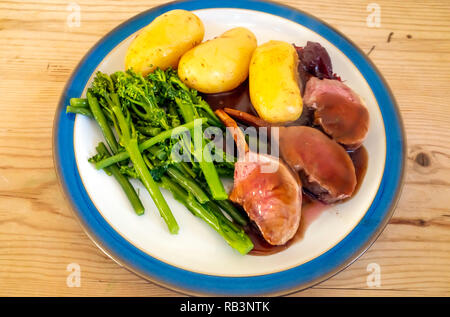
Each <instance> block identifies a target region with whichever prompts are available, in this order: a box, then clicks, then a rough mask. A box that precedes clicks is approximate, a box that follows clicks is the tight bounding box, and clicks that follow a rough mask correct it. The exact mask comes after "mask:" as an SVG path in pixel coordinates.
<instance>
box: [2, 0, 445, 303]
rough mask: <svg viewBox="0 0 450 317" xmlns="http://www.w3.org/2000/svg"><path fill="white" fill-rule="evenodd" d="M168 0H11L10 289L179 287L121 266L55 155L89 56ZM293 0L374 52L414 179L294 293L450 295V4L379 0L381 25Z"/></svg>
mask: <svg viewBox="0 0 450 317" xmlns="http://www.w3.org/2000/svg"><path fill="white" fill-rule="evenodd" d="M163 2H164V1H158V0H145V1H144V0H143V1H136V0H134V1H122V2H119V1H114V2H111V1H106V0H104V1H99V0H96V1H87V0H83V1H77V4H78V5H79V6H80V8H81V26H80V27H79V28H69V27H68V26H67V24H66V19H67V15H68V13H69V12H68V11H67V5H68V2H66V1H60V0H46V1H39V2H38V1H15V0H10V1H1V2H0V47H1V48H2V49H1V50H0V64H1V72H0V95H1V98H0V285H1V287H0V296H37V295H44V296H77V295H83V296H179V295H180V294H178V293H176V292H173V291H170V290H167V289H166V288H163V287H160V286H157V285H155V284H153V283H149V282H147V281H145V280H143V279H141V278H139V277H137V276H136V275H134V274H133V273H130V272H129V271H127V270H126V269H124V268H122V267H120V266H119V265H117V264H116V263H114V262H113V261H112V260H111V259H109V258H108V257H107V256H106V255H104V254H103V253H102V252H101V251H100V250H99V249H98V248H97V247H96V246H95V245H94V244H93V243H92V242H91V241H90V240H89V238H88V237H87V236H86V235H85V233H84V232H83V230H82V228H81V227H80V225H79V224H78V222H77V221H76V220H75V218H74V216H73V215H72V211H71V210H70V208H69V207H68V206H67V204H66V203H65V200H64V198H63V195H62V193H61V191H60V189H59V185H58V183H57V179H56V175H55V172H54V169H53V160H52V124H53V117H54V111H55V107H56V104H57V101H58V99H59V96H60V93H61V91H62V89H63V87H64V84H65V82H66V81H67V79H68V77H69V76H70V73H71V71H72V70H73V69H74V68H75V66H76V65H77V63H78V61H79V60H80V59H81V58H82V57H83V55H84V54H85V53H86V52H87V50H88V49H89V48H90V47H91V46H92V45H93V44H94V43H95V42H96V41H97V40H99V39H100V38H101V37H102V36H103V35H104V34H106V33H107V32H108V31H110V30H111V29H112V28H114V27H115V26H117V25H118V24H119V23H121V22H122V21H125V20H126V19H128V18H130V17H132V16H133V15H135V14H137V13H139V12H141V11H143V10H146V9H148V8H150V7H153V6H155V5H158V4H161V3H163ZM283 3H286V4H288V5H290V6H293V7H296V8H299V9H302V10H304V11H307V12H309V13H311V14H313V15H315V16H317V17H319V18H322V19H323V20H325V21H326V22H328V23H329V24H331V25H332V26H334V27H336V28H337V29H338V30H340V31H341V32H343V33H344V34H346V35H347V36H348V37H349V38H351V39H352V40H353V41H354V42H355V43H356V44H357V45H358V46H360V47H361V49H362V50H363V51H364V52H367V53H368V52H369V51H370V57H371V59H372V60H373V61H374V63H375V64H376V65H377V66H378V67H379V69H380V70H381V72H382V73H383V75H384V76H385V77H386V79H387V81H388V82H389V84H390V86H391V88H392V90H393V92H394V94H395V97H396V99H397V101H398V103H399V106H400V109H401V113H402V116H403V120H404V124H405V128H406V132H407V137H408V150H407V155H408V161H407V172H406V176H405V186H404V188H403V193H402V196H401V199H400V201H399V204H398V207H397V209H396V212H395V214H394V217H393V218H392V220H391V221H390V224H389V225H388V226H387V228H386V230H385V231H384V232H383V233H382V235H381V236H380V238H379V239H378V240H377V242H376V243H375V244H374V245H373V246H372V247H371V248H370V249H369V250H368V251H367V252H366V253H365V254H364V255H363V256H362V257H361V258H360V259H359V260H357V261H356V262H355V263H353V264H352V265H351V266H349V267H348V268H347V269H345V270H344V271H343V272H341V273H339V274H337V275H336V276H334V277H332V278H331V279H329V280H327V281H325V282H323V283H321V284H319V285H316V286H314V287H313V288H311V289H308V290H306V291H303V292H300V293H296V294H293V295H294V296H448V295H450V272H449V270H448V267H449V264H450V252H449V251H450V244H449V242H450V232H449V227H450V208H449V205H450V186H449V185H450V181H449V179H450V164H449V163H450V148H449V142H448V140H449V137H450V129H449V128H448V127H449V125H450V111H449V106H448V104H447V103H448V100H449V98H450V32H448V30H449V29H450V3H449V2H448V1H445V0H442V1H426V2H425V3H424V1H416V0H408V1H402V2H392V1H387V0H383V1H377V3H378V4H379V5H380V8H381V27H380V28H369V27H368V26H367V25H366V17H367V15H368V14H369V12H367V10H366V5H367V3H366V2H365V1H360V2H355V1H350V0H340V1H336V0H322V1H320V3H318V2H316V1H283ZM390 34H391V35H390ZM388 39H389V40H388ZM72 262H76V263H78V264H80V267H81V269H82V279H81V287H79V288H70V287H67V285H66V278H67V275H68V272H67V271H66V267H67V265H68V264H69V263H72ZM370 263H377V264H378V265H380V268H381V285H380V287H369V286H367V283H366V280H367V276H368V275H369V274H370V272H368V271H367V267H368V265H369V264H370Z"/></svg>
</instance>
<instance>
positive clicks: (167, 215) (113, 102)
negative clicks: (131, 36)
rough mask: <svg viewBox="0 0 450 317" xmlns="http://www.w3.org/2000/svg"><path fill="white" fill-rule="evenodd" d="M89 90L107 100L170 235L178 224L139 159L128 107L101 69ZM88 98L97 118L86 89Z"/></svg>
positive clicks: (95, 104) (94, 103) (121, 139)
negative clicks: (124, 105)
mask: <svg viewBox="0 0 450 317" xmlns="http://www.w3.org/2000/svg"><path fill="white" fill-rule="evenodd" d="M122 84H123V83H122ZM130 85H131V84H130ZM129 87H131V86H129ZM92 91H93V92H97V94H100V93H101V94H103V95H101V97H103V98H104V99H105V100H106V103H107V106H108V108H109V110H110V111H111V113H112V118H113V122H114V126H115V128H116V132H117V134H118V135H119V142H120V145H121V146H123V147H124V148H125V150H126V152H127V153H128V155H129V157H130V160H131V162H132V163H133V166H134V169H135V171H136V173H137V175H138V176H139V179H140V180H141V182H142V184H143V185H144V186H145V188H146V189H147V191H148V192H149V193H150V196H151V197H152V199H153V201H154V203H155V205H156V207H157V208H158V210H159V212H160V215H161V217H162V218H163V219H164V221H165V222H166V224H167V227H168V229H169V231H170V232H171V233H173V234H174V233H177V232H178V229H179V227H178V224H177V222H176V220H175V218H174V217H173V214H172V212H171V210H170V208H169V206H168V205H167V202H166V201H165V199H164V197H163V196H162V194H161V191H160V190H159V188H158V185H157V184H156V183H155V181H154V180H153V178H152V176H151V174H150V171H149V170H148V168H147V165H146V164H145V162H144V159H143V158H142V154H141V152H140V150H139V147H138V133H137V131H136V129H135V127H134V124H133V122H132V120H131V116H130V114H129V111H128V109H127V108H126V107H123V105H122V104H121V103H120V99H119V95H118V94H116V93H115V88H114V84H113V82H112V80H111V79H110V78H109V76H108V75H106V74H102V73H100V72H99V73H97V76H96V77H95V79H94V83H93V89H92ZM88 101H89V105H90V107H91V111H92V113H93V114H94V117H95V118H96V120H97V118H100V116H96V113H99V111H98V110H101V109H100V108H99V103H98V102H97V99H96V98H95V97H94V96H93V95H92V94H91V93H90V92H88ZM94 111H95V112H94ZM100 119H102V118H100ZM103 119H104V121H106V119H105V118H104V117H103ZM97 122H99V124H101V123H100V122H101V121H100V120H97ZM103 123H104V122H103ZM108 127H109V126H108ZM103 130H104V128H103V127H102V131H103ZM105 137H106V135H105ZM114 140H115V139H114Z"/></svg>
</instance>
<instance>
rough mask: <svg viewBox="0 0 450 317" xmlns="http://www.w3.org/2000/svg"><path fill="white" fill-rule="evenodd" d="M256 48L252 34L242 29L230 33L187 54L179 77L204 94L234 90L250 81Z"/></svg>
mask: <svg viewBox="0 0 450 317" xmlns="http://www.w3.org/2000/svg"><path fill="white" fill-rule="evenodd" d="M255 48H256V37H255V35H254V34H253V33H252V32H251V31H249V30H248V29H246V28H243V27H238V28H234V29H231V30H228V31H226V32H225V33H223V34H222V35H221V36H219V37H216V38H214V39H212V40H209V41H206V42H204V43H202V44H200V45H198V46H196V47H194V48H193V49H191V50H190V51H188V52H187V53H186V54H184V55H183V57H182V58H181V60H180V64H179V65H178V76H179V77H180V78H181V80H182V81H183V82H184V83H185V84H186V85H188V86H189V87H191V88H194V89H197V90H198V91H201V92H204V93H218V92H224V91H228V90H232V89H234V88H236V87H237V86H239V85H240V84H241V83H242V82H243V81H244V80H245V79H246V78H247V76H248V65H249V63H250V59H251V57H252V53H253V51H254V50H255Z"/></svg>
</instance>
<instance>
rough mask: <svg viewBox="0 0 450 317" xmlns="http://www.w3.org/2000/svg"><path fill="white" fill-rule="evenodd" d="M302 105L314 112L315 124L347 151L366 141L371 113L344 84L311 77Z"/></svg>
mask: <svg viewBox="0 0 450 317" xmlns="http://www.w3.org/2000/svg"><path fill="white" fill-rule="evenodd" d="M303 102H304V104H305V105H306V106H307V107H310V108H313V109H315V113H314V117H315V123H316V124H318V125H320V126H321V127H322V129H323V131H324V132H325V133H326V134H328V135H329V136H330V137H332V138H333V139H334V140H335V141H336V142H338V143H340V144H342V145H343V146H344V147H345V148H346V149H348V150H355V149H357V148H358V147H359V146H360V145H361V143H362V142H363V141H364V139H365V138H366V135H367V132H368V130H369V112H368V111H367V108H366V107H365V106H364V105H363V103H362V101H361V99H360V98H359V96H358V95H357V94H356V93H355V92H354V91H353V90H351V89H350V88H349V87H348V86H347V85H345V84H344V83H342V82H341V81H339V80H331V79H326V78H324V79H319V78H317V77H311V78H310V79H309V80H308V81H307V83H306V87H305V94H304V96H303Z"/></svg>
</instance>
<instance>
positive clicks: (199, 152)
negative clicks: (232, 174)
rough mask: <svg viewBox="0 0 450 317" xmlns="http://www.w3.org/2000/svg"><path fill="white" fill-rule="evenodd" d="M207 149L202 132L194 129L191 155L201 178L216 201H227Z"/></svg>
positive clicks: (225, 193)
mask: <svg viewBox="0 0 450 317" xmlns="http://www.w3.org/2000/svg"><path fill="white" fill-rule="evenodd" d="M199 130H200V131H199ZM209 148H210V146H207V144H206V141H205V138H204V137H203V131H202V130H201V129H194V153H193V155H194V156H195V158H196V159H197V161H198V163H199V165H200V169H201V170H202V172H203V176H204V177H205V180H206V182H207V183H208V186H209V188H210V190H211V194H212V196H213V198H214V199H216V200H223V199H227V198H228V194H227V192H226V191H225V188H224V187H223V184H222V181H221V180H220V178H219V174H218V173H217V170H216V167H215V166H214V163H213V160H212V157H211V153H210V151H209ZM205 150H206V151H205Z"/></svg>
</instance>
